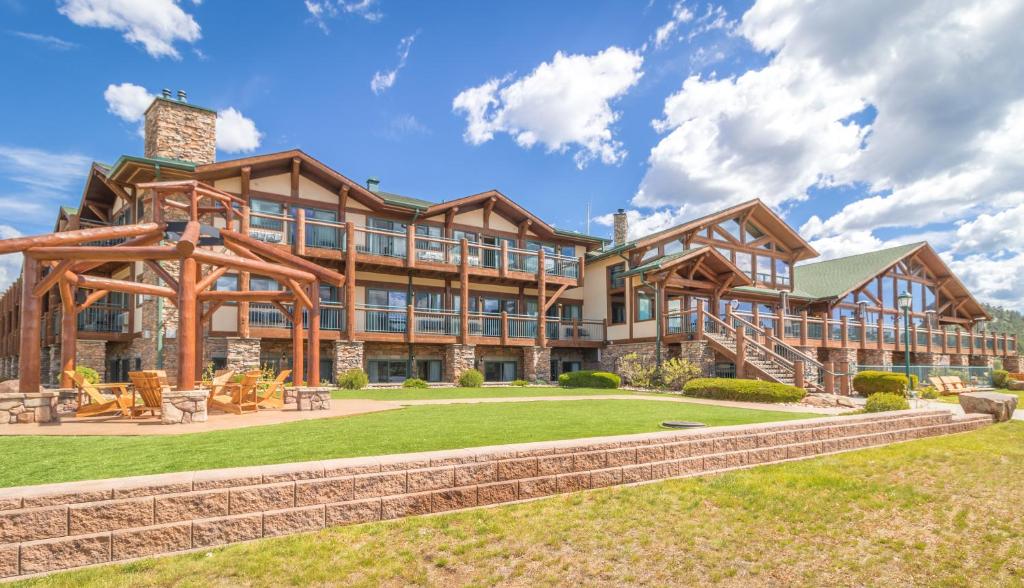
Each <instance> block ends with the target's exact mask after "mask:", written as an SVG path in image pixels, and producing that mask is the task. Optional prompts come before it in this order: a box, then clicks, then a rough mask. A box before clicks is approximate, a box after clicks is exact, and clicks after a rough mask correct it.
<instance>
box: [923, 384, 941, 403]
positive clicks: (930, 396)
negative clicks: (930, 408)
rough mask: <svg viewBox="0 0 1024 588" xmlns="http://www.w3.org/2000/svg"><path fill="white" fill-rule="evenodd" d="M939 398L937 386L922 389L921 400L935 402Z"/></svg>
mask: <svg viewBox="0 0 1024 588" xmlns="http://www.w3.org/2000/svg"><path fill="white" fill-rule="evenodd" d="M938 397H939V391H938V390H936V389H935V386H925V387H924V388H921V398H924V399H925V400H935V399H936V398H938Z"/></svg>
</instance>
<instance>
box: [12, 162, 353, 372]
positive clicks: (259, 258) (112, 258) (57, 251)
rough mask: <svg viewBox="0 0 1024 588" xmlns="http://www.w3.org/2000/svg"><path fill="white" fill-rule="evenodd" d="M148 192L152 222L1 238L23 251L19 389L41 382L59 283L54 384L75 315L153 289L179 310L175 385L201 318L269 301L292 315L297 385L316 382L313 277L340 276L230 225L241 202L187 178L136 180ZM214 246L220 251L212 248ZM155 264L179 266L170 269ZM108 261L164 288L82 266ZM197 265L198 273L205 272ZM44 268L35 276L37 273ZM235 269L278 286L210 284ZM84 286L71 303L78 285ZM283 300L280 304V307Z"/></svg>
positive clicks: (331, 279) (193, 360)
mask: <svg viewBox="0 0 1024 588" xmlns="http://www.w3.org/2000/svg"><path fill="white" fill-rule="evenodd" d="M136 187H137V188H138V189H139V190H151V191H152V210H153V221H152V222H146V223H140V224H134V225H125V226H111V227H99V228H89V229H79V230H74V231H66V232H62V233H51V234H45V235H35V236H31V237H18V238H15V239H5V240H0V254H6V253H19V252H20V253H23V254H24V256H25V264H24V279H23V280H22V305H21V327H22V329H21V333H20V337H21V338H20V354H19V358H18V360H19V374H20V384H19V389H20V391H21V392H37V391H38V390H39V384H40V365H39V353H40V348H39V339H40V317H41V308H42V297H43V296H46V294H47V292H49V291H50V289H51V288H53V287H55V286H56V287H57V288H58V290H59V292H60V298H61V307H62V310H63V312H62V315H61V385H62V386H65V387H67V386H70V385H71V383H70V382H69V381H67V378H66V376H65V375H64V372H65V371H73V370H74V369H75V346H76V341H77V337H78V321H77V316H78V314H79V313H81V312H82V311H83V310H85V309H86V308H89V306H91V305H92V304H94V303H96V302H97V301H99V300H101V299H102V298H103V297H104V296H106V295H107V294H108V293H109V292H124V293H127V294H135V295H142V296H160V297H163V298H165V299H167V300H169V301H170V302H171V304H173V305H175V306H176V307H177V310H178V327H177V358H178V389H179V390H191V389H192V388H194V386H195V381H196V380H197V379H198V378H199V377H200V375H201V372H202V357H203V337H202V329H203V325H204V324H206V323H207V322H209V321H210V320H211V318H212V317H213V313H214V312H215V311H216V310H217V309H218V308H219V307H220V306H221V305H223V304H224V303H226V302H243V301H244V302H270V303H272V304H274V305H276V306H277V307H278V308H280V309H281V310H282V311H283V312H284V313H285V315H286V316H288V315H291V319H292V346H293V366H292V377H293V380H294V381H295V382H301V381H308V382H312V383H313V384H316V383H318V382H319V380H320V295H319V287H320V284H321V283H325V284H330V285H333V286H339V287H340V286H342V285H344V283H345V277H344V276H343V275H342V274H340V273H338V272H335V271H332V270H330V269H327V268H324V267H321V266H319V265H317V264H315V263H312V262H310V261H307V260H305V259H302V258H300V257H297V256H295V255H293V254H291V253H289V252H288V251H286V250H284V249H280V248H277V247H274V246H272V245H267V244H265V243H261V242H260V241H256V240H255V239H252V238H250V237H248V236H247V235H244V234H242V233H241V232H239V231H236V230H234V226H235V224H236V222H238V221H241V222H242V223H244V219H245V218H246V217H247V216H248V207H247V206H246V204H245V201H243V200H241V199H240V198H238V197H236V196H234V195H232V194H228V193H227V192H223V191H220V190H217V189H216V188H213V187H212V186H208V185H206V184H203V183H201V182H197V181H194V180H189V181H174V182H152V183H145V184H139V185H137V186H136ZM121 238H125V239H127V240H126V241H124V242H122V243H120V244H117V245H110V246H100V245H89V244H88V243H91V242H95V241H102V240H111V239H121ZM218 249H222V251H218ZM161 261H174V262H177V265H178V274H177V276H175V275H174V274H173V273H172V272H171V271H169V270H168V269H167V268H166V267H164V266H163V265H161V264H160V262H161ZM108 262H124V263H133V262H142V263H144V264H145V265H146V266H147V267H149V268H150V269H151V270H152V271H153V272H154V273H155V274H156V275H157V276H159V277H160V279H161V280H162V281H163V283H164V285H156V284H146V283H142V282H138V281H133V280H119V279H113V278H108V277H100V276H92V275H88V274H87V272H89V271H91V270H95V269H96V268H98V267H100V266H102V265H104V264H106V263H108ZM204 268H205V271H204ZM44 269H45V270H47V271H46V272H45V275H43V271H42V270H44ZM232 270H234V271H237V272H239V273H240V275H242V276H244V277H245V278H247V277H248V276H249V275H250V274H255V275H260V276H266V277H269V278H273V279H275V280H277V281H278V282H279V283H281V284H282V285H284V286H286V288H285V289H282V290H277V291H270V292H267V291H252V290H249V289H248V284H249V280H248V279H240V280H239V284H240V286H241V287H243V288H244V289H241V290H232V291H218V290H211V288H212V287H213V286H214V284H215V283H216V281H217V279H218V278H220V277H221V276H223V275H224V274H225V273H227V272H228V271H232ZM77 289H83V290H90V293H89V294H88V295H87V296H86V297H85V299H84V300H83V301H82V302H81V303H76V290H77ZM286 304H291V305H292V308H291V309H288V308H287V307H286V306H285V305H286ZM304 309H306V310H308V311H309V312H308V316H309V327H308V331H309V333H308V345H309V350H308V351H309V357H308V359H309V369H308V373H307V374H306V377H303V320H302V313H303V310H304Z"/></svg>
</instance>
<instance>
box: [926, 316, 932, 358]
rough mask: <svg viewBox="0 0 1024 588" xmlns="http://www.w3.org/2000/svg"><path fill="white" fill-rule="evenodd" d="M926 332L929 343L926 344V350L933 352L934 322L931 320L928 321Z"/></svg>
mask: <svg viewBox="0 0 1024 588" xmlns="http://www.w3.org/2000/svg"><path fill="white" fill-rule="evenodd" d="M925 332H926V333H927V335H928V344H927V345H925V351H927V352H928V353H931V352H932V324H931V322H929V323H928V326H927V328H926V329H925Z"/></svg>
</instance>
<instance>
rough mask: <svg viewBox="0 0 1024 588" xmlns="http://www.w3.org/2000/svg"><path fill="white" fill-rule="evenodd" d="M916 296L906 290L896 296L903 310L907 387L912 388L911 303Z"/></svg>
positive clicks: (904, 359)
mask: <svg viewBox="0 0 1024 588" xmlns="http://www.w3.org/2000/svg"><path fill="white" fill-rule="evenodd" d="M913 302H914V297H913V296H912V295H911V294H910V292H907V291H904V292H903V293H902V294H900V295H899V296H898V297H897V298H896V305H897V306H898V307H899V309H900V310H902V311H903V365H904V367H905V369H906V374H907V388H908V392H909V388H910V382H911V379H910V305H911V304H912V303H913Z"/></svg>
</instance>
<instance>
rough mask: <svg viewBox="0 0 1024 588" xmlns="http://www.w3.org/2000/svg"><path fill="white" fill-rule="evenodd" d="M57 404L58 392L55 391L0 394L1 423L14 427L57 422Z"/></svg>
mask: <svg viewBox="0 0 1024 588" xmlns="http://www.w3.org/2000/svg"><path fill="white" fill-rule="evenodd" d="M56 404H57V392H56V391H53V390H44V391H42V392H37V393H32V394H25V393H22V392H3V393H0V423H6V424H12V425H13V424H27V423H48V422H51V421H54V420H57V418H58V417H57V410H56Z"/></svg>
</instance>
